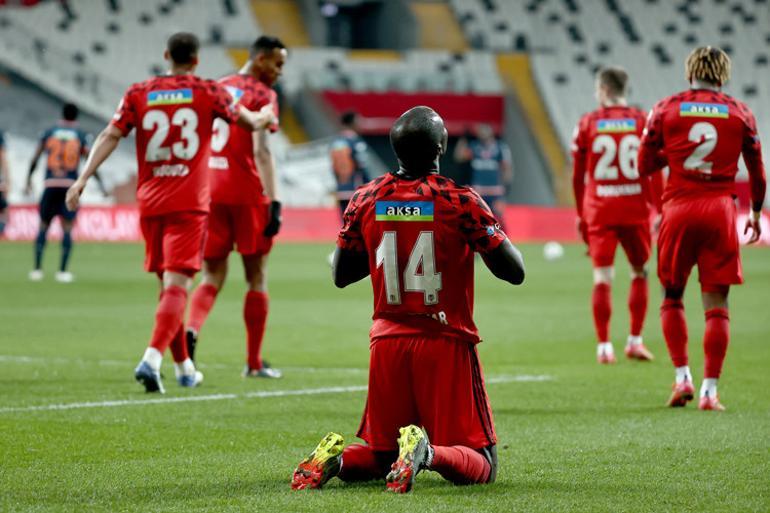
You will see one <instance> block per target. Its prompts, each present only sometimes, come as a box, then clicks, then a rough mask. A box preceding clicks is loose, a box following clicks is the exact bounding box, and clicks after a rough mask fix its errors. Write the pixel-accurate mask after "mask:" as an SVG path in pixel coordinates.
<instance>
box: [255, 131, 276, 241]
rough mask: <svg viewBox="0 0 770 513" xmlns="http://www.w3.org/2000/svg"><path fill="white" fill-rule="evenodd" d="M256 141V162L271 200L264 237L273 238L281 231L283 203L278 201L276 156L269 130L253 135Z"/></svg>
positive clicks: (266, 192) (266, 193)
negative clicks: (271, 146) (271, 144)
mask: <svg viewBox="0 0 770 513" xmlns="http://www.w3.org/2000/svg"><path fill="white" fill-rule="evenodd" d="M252 138H253V140H254V161H255V162H256V164H257V170H258V171H259V174H260V177H261V178H262V185H263V186H264V189H265V195H266V196H267V197H268V198H270V220H269V221H268V223H267V226H265V231H264V235H265V236H266V237H272V236H274V235H276V234H277V233H278V231H279V230H280V229H281V202H280V201H279V200H278V190H277V189H278V188H277V186H276V176H275V175H276V173H275V156H274V155H273V152H272V150H271V149H270V141H269V138H268V130H267V129H266V128H263V129H261V130H257V131H256V132H253V133H252Z"/></svg>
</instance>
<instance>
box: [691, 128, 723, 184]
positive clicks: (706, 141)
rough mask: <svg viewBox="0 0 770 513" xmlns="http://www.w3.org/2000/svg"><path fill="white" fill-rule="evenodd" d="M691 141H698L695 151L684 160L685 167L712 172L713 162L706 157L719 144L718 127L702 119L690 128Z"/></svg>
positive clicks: (702, 171)
mask: <svg viewBox="0 0 770 513" xmlns="http://www.w3.org/2000/svg"><path fill="white" fill-rule="evenodd" d="M687 139H689V140H690V142H694V143H698V146H696V147H695V149H694V150H693V152H692V153H691V154H690V156H689V157H687V160H685V161H684V168H685V169H689V170H690V171H700V172H701V173H703V174H706V175H708V174H711V165H712V164H711V162H706V161H705V160H704V159H705V158H706V157H708V156H709V155H710V154H711V152H712V151H714V148H716V146H717V129H716V127H715V126H714V125H712V124H711V123H706V122H705V121H700V122H698V123H695V124H694V125H693V126H692V128H690V133H688V134H687Z"/></svg>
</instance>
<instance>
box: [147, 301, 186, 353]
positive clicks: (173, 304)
mask: <svg viewBox="0 0 770 513" xmlns="http://www.w3.org/2000/svg"><path fill="white" fill-rule="evenodd" d="M185 306H187V291H186V290H185V289H184V288H182V287H176V286H171V287H168V288H166V289H164V290H163V292H161V294H160V302H159V303H158V308H157V309H156V310H155V327H154V328H153V330H152V339H150V346H152V347H154V348H155V349H157V350H158V351H159V352H160V354H163V353H164V352H166V349H167V348H168V346H169V345H171V341H172V340H173V339H174V337H175V336H176V334H177V331H178V330H179V327H180V326H181V325H182V321H183V319H184V309H185Z"/></svg>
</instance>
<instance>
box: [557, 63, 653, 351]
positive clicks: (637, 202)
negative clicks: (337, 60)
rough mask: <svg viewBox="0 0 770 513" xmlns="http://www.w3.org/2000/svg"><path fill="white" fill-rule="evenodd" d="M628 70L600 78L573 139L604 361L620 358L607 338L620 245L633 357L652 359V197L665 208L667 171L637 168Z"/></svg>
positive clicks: (638, 114)
mask: <svg viewBox="0 0 770 513" xmlns="http://www.w3.org/2000/svg"><path fill="white" fill-rule="evenodd" d="M627 90H628V74H627V73H626V72H625V71H624V70H623V69H621V68H614V67H611V68H605V69H602V70H600V71H599V73H598V75H597V78H596V99H597V101H598V102H599V108H598V109H597V110H595V111H593V112H590V113H588V114H586V115H585V116H583V117H582V118H581V119H580V121H579V122H578V124H577V127H575V135H574V138H573V141H572V168H573V174H572V186H573V191H574V193H575V205H576V206H577V214H578V228H579V230H580V233H581V235H582V236H583V238H584V239H585V240H586V243H587V244H588V248H589V253H590V255H591V260H592V262H593V268H594V287H593V294H592V303H593V316H594V326H595V328H596V338H597V342H598V345H597V360H598V361H599V363H615V351H614V349H613V346H612V342H611V339H610V333H609V331H610V315H611V314H612V294H611V289H612V281H613V278H614V274H615V268H614V261H615V250H616V249H617V246H618V243H620V245H621V246H622V247H623V250H624V251H625V253H626V256H627V257H628V261H629V263H630V264H631V288H630V292H629V295H628V309H629V312H630V318H631V326H630V330H629V335H628V339H627V341H626V349H625V353H626V356H627V357H628V358H634V359H637V360H652V359H653V356H652V353H650V351H649V350H648V349H647V348H646V347H645V346H644V343H643V341H642V328H643V326H644V318H645V316H646V314H647V298H648V286H647V261H648V260H649V258H650V249H651V245H652V236H651V227H650V215H651V212H650V202H651V201H654V203H655V205H656V207H657V209H658V211H660V194H661V188H662V183H661V180H662V175H661V174H660V173H657V174H656V175H655V176H654V177H653V178H652V179H650V178H649V177H647V176H645V177H640V176H639V171H638V169H637V165H636V155H637V152H638V151H639V140H640V138H641V136H642V130H643V129H644V123H645V119H646V117H647V115H646V114H645V113H644V112H643V111H641V110H639V109H637V108H635V107H629V106H628V104H627V102H626V91H627Z"/></svg>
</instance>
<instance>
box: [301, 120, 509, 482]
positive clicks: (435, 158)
mask: <svg viewBox="0 0 770 513" xmlns="http://www.w3.org/2000/svg"><path fill="white" fill-rule="evenodd" d="M390 139H391V143H392V146H393V149H394V151H395V153H396V156H397V157H398V161H399V169H398V171H396V172H393V173H390V174H388V175H386V176H383V177H380V178H377V179H376V180H374V181H373V182H370V183H369V184H367V185H365V186H364V187H362V188H361V189H359V190H358V191H357V192H356V194H354V195H353V198H352V199H351V202H350V204H349V205H348V209H347V211H346V212H345V224H344V226H343V228H342V231H341V232H340V234H339V239H338V247H337V250H336V253H335V261H334V271H333V274H334V281H335V284H336V285H337V286H338V287H345V286H347V285H349V284H351V283H354V282H356V281H358V280H361V279H363V278H364V277H366V276H367V275H370V274H371V279H372V287H373V289H374V325H373V326H372V330H371V337H372V340H371V360H370V370H369V395H368V399H367V402H366V408H365V411H364V416H363V421H362V424H361V428H360V429H359V432H358V436H360V437H361V438H362V439H364V440H365V441H366V442H367V445H362V444H352V445H349V446H348V447H345V448H343V445H344V443H343V439H342V436H340V435H339V434H336V433H329V434H328V435H326V437H324V439H323V440H321V442H320V443H319V444H318V446H317V447H316V449H315V450H314V451H313V452H312V453H311V454H310V456H309V457H308V458H306V459H305V460H303V461H302V462H301V463H300V464H299V466H298V467H297V469H296V470H295V472H294V476H293V479H292V488H295V489H302V488H319V487H321V486H323V484H324V483H326V481H328V480H329V479H330V478H331V477H333V476H335V475H337V476H338V477H339V478H340V479H342V480H344V481H364V480H372V479H383V478H385V479H386V482H387V489H388V490H391V491H394V492H398V493H404V492H408V491H409V490H410V489H411V488H412V484H413V482H414V478H415V476H416V475H417V474H418V473H419V472H421V471H422V470H433V471H436V472H438V473H439V474H441V475H442V476H443V477H444V478H446V479H448V480H449V481H452V482H453V483H457V484H472V483H488V482H491V481H494V479H495V473H496V469H497V455H496V450H495V443H496V438H495V430H494V426H493V423H492V413H491V410H490V407H489V401H488V398H487V394H486V391H485V388H484V380H483V377H482V370H481V364H480V363H479V358H478V353H477V352H476V344H477V343H478V342H479V336H478V331H477V329H476V326H475V324H474V323H473V317H472V310H473V261H474V258H473V254H474V252H479V253H481V256H482V258H483V260H484V262H485V263H486V265H487V267H489V269H490V270H491V271H492V273H493V274H494V275H495V276H496V277H498V278H500V279H502V280H505V281H508V282H510V283H513V284H520V283H522V281H523V280H524V264H523V262H522V259H521V255H520V254H519V252H518V251H517V250H516V248H514V246H513V245H512V244H511V242H510V241H509V240H508V238H507V237H506V236H505V233H503V232H502V231H501V230H500V227H499V225H498V223H497V220H496V219H495V218H494V216H493V215H492V212H491V211H490V209H489V207H488V206H487V205H486V203H484V201H483V200H482V199H481V198H480V197H479V196H478V194H477V193H475V192H474V191H473V190H472V189H469V188H466V187H460V186H457V185H455V183H454V182H453V181H452V180H449V179H447V178H443V177H441V176H439V174H438V170H439V158H440V156H441V155H442V154H443V153H444V152H445V151H446V142H447V132H446V129H445V128H444V123H443V120H442V119H441V118H440V117H439V115H438V114H436V113H435V112H434V111H433V110H431V109H430V108H428V107H415V108H413V109H411V110H409V111H407V112H406V113H404V114H403V115H402V116H401V117H400V118H399V119H398V120H397V121H396V123H395V124H394V125H393V128H392V129H391V132H390ZM419 426H422V427H423V428H424V429H421V427H419ZM428 435H430V437H431V439H432V442H433V443H432V445H431V443H430V442H429V441H428ZM394 461H395V463H393V462H394ZM391 464H392V465H391ZM389 470H390V472H388V471H389Z"/></svg>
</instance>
